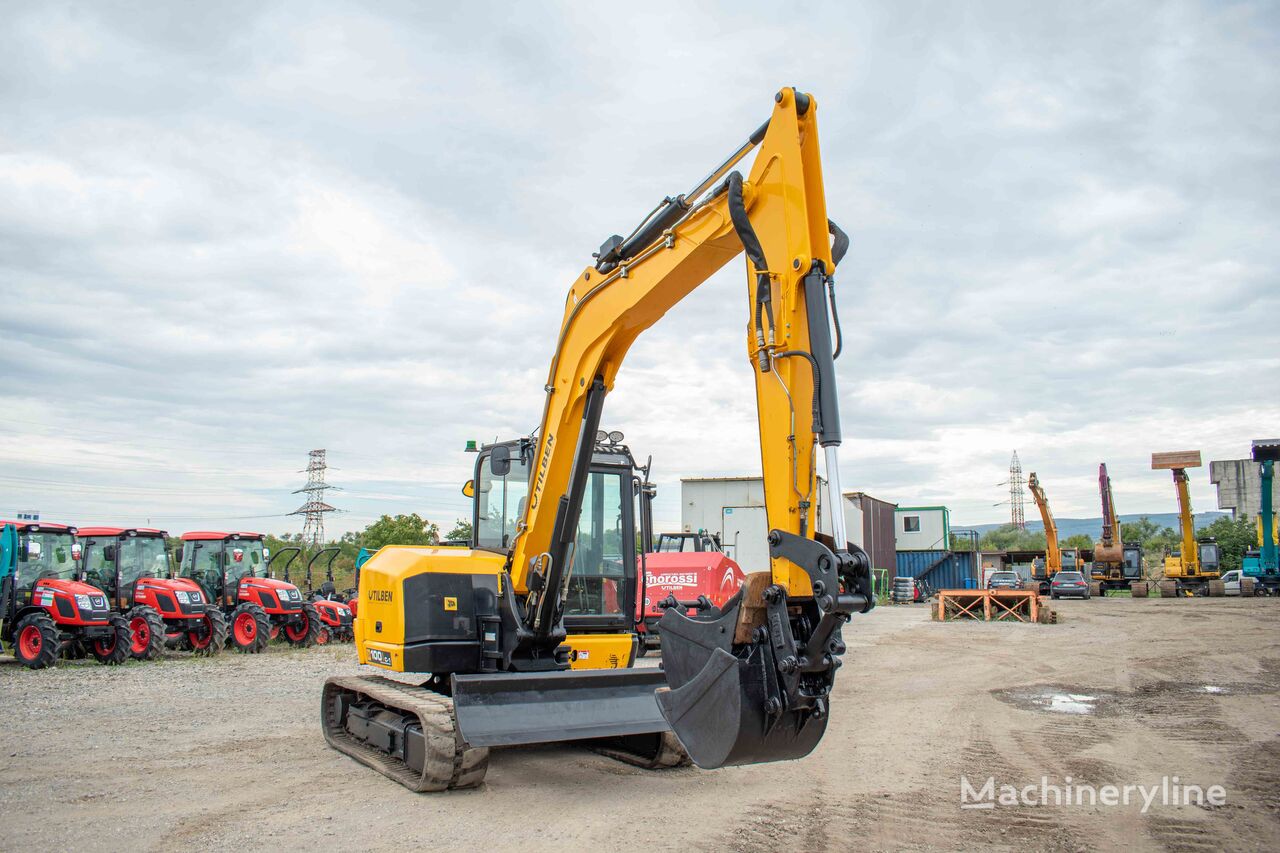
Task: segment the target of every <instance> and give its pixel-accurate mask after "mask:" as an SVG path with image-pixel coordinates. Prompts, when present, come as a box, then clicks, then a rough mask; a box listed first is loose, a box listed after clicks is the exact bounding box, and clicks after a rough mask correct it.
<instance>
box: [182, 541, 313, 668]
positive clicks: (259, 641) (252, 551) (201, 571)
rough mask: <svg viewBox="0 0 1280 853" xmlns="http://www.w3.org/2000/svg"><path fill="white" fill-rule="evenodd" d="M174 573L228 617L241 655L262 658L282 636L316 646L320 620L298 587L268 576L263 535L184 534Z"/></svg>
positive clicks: (233, 643)
mask: <svg viewBox="0 0 1280 853" xmlns="http://www.w3.org/2000/svg"><path fill="white" fill-rule="evenodd" d="M178 571H179V574H180V575H181V576H182V577H184V578H189V579H191V580H193V581H195V582H196V583H197V584H199V585H200V587H201V589H203V590H204V593H205V596H206V597H207V598H208V599H209V600H210V601H212V602H214V603H215V604H216V605H217V606H218V607H219V608H220V609H221V610H222V611H223V613H224V614H227V616H228V619H229V620H230V622H231V626H230V635H231V643H232V645H234V646H235V647H236V649H238V650H239V651H241V652H245V653H250V654H252V653H255V652H260V651H262V650H263V649H265V648H266V647H267V643H269V642H270V641H271V640H272V639H274V638H275V636H276V635H277V634H281V633H282V634H284V637H285V639H287V640H288V641H289V642H290V643H292V644H293V645H295V646H301V647H304V648H305V647H307V646H310V645H312V644H313V643H315V641H316V635H317V634H318V633H319V632H320V616H319V614H318V613H316V608H315V606H314V605H313V604H311V603H309V602H307V601H306V600H305V599H304V598H303V597H302V592H301V591H300V590H299V589H298V588H297V587H296V586H294V585H293V584H291V583H287V582H285V581H280V580H276V579H274V578H271V577H268V576H267V553H266V549H265V548H264V547H263V545H262V534H261V533H222V532H215V531H206V530H201V531H192V532H190V533H184V534H182V559H181V561H180V563H179V570H178Z"/></svg>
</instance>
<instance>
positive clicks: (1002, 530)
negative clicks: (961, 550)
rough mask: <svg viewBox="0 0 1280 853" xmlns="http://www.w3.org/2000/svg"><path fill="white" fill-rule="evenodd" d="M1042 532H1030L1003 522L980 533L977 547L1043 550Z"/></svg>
mask: <svg viewBox="0 0 1280 853" xmlns="http://www.w3.org/2000/svg"><path fill="white" fill-rule="evenodd" d="M1044 545H1045V539H1044V534H1043V533H1032V532H1031V531H1029V530H1023V529H1022V528H1020V527H1018V526H1016V525H1013V524H1003V525H1001V526H1000V527H997V528H996V529H995V530H988V531H987V532H986V533H984V534H983V535H982V539H981V540H980V541H979V542H978V547H979V548H980V549H981V550H983V551H1043V550H1044Z"/></svg>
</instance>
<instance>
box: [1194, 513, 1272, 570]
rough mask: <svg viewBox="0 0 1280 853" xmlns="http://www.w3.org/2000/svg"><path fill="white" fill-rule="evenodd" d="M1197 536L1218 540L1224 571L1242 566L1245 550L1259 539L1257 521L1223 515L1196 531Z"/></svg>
mask: <svg viewBox="0 0 1280 853" xmlns="http://www.w3.org/2000/svg"><path fill="white" fill-rule="evenodd" d="M1196 536H1212V537H1213V538H1214V539H1216V540H1218V550H1219V551H1220V552H1221V554H1222V571H1224V572H1229V571H1231V570H1232V569H1238V568H1240V561H1241V558H1242V557H1243V556H1244V552H1245V551H1246V550H1248V549H1249V548H1251V547H1253V546H1254V545H1255V544H1256V543H1257V540H1258V526H1257V522H1255V521H1253V520H1252V519H1248V518H1231V517H1229V516H1225V515H1224V516H1222V517H1221V518H1217V519H1214V521H1213V523H1212V524H1207V525H1205V526H1204V527H1201V528H1200V529H1199V530H1197V531H1196Z"/></svg>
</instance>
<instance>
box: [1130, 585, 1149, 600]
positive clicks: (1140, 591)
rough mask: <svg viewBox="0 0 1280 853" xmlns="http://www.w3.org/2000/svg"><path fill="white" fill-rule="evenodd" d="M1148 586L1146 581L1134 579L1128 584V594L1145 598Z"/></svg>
mask: <svg viewBox="0 0 1280 853" xmlns="http://www.w3.org/2000/svg"><path fill="white" fill-rule="evenodd" d="M1148 592H1149V588H1148V586H1147V582H1146V581H1134V582H1133V583H1131V584H1129V595H1130V596H1132V597H1133V598H1146V597H1147V593H1148Z"/></svg>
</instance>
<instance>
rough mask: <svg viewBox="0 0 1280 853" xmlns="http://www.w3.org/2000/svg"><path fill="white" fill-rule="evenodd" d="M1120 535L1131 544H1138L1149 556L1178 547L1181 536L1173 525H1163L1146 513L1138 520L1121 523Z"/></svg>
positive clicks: (1155, 555) (1158, 554)
mask: <svg viewBox="0 0 1280 853" xmlns="http://www.w3.org/2000/svg"><path fill="white" fill-rule="evenodd" d="M1120 536H1121V538H1122V539H1124V541H1125V542H1127V543H1129V544H1138V545H1141V546H1142V550H1143V551H1145V552H1146V554H1147V556H1148V557H1158V556H1160V555H1161V554H1163V553H1164V552H1165V551H1174V550H1177V548H1178V543H1179V542H1180V541H1181V538H1180V537H1179V535H1178V531H1176V530H1174V529H1173V528H1172V527H1161V526H1160V525H1158V524H1156V523H1155V522H1154V521H1152V520H1151V519H1150V518H1147V517H1146V516H1145V515H1144V516H1142V517H1141V518H1139V519H1138V520H1137V521H1125V522H1121V524H1120Z"/></svg>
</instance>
